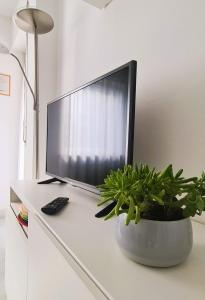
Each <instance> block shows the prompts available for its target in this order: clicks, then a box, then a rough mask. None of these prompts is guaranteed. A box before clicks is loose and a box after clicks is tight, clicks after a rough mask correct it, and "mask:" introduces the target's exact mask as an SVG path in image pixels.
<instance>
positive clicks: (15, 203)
mask: <svg viewBox="0 0 205 300" xmlns="http://www.w3.org/2000/svg"><path fill="white" fill-rule="evenodd" d="M10 195H11V202H10V207H11V209H12V211H13V213H14V215H15V217H16V222H18V224H19V226H21V229H22V230H23V232H24V234H25V236H26V237H27V238H28V226H24V225H22V224H20V223H19V221H18V219H17V217H18V215H19V213H20V211H21V209H22V204H23V203H22V202H21V200H20V199H19V198H18V197H17V195H16V194H15V193H14V191H13V190H12V189H11V191H10Z"/></svg>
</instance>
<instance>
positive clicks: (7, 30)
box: [0, 13, 11, 48]
mask: <svg viewBox="0 0 205 300" xmlns="http://www.w3.org/2000/svg"><path fill="white" fill-rule="evenodd" d="M0 42H1V43H2V44H3V45H5V46H6V47H7V48H10V45H11V18H9V17H5V16H2V15H1V13H0Z"/></svg>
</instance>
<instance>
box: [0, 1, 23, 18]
mask: <svg viewBox="0 0 205 300" xmlns="http://www.w3.org/2000/svg"><path fill="white" fill-rule="evenodd" d="M18 2H19V0H0V15H2V16H6V17H11V16H12V15H13V14H14V12H15V10H16V8H17V5H18Z"/></svg>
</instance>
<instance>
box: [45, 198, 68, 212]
mask: <svg viewBox="0 0 205 300" xmlns="http://www.w3.org/2000/svg"><path fill="white" fill-rule="evenodd" d="M68 200H69V198H66V197H58V198H56V199H54V200H53V201H51V202H49V203H48V204H46V205H45V206H43V207H42V208H41V210H42V212H44V213H45V214H47V215H55V214H57V213H58V212H59V211H60V210H61V209H62V208H63V207H64V206H65V205H67V204H68Z"/></svg>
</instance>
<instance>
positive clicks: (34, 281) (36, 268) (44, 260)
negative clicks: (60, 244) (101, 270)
mask: <svg viewBox="0 0 205 300" xmlns="http://www.w3.org/2000/svg"><path fill="white" fill-rule="evenodd" d="M28 243H29V245H28V248H29V267H28V300H36V299H38V300H59V299H60V300H80V299H82V300H95V299H96V297H95V296H93V293H91V292H90V290H89V289H88V288H87V286H86V285H85V284H84V282H83V281H82V280H81V278H80V277H79V276H78V274H77V273H76V272H75V271H74V270H73V268H72V267H71V266H70V264H69V263H68V261H67V260H66V259H65V257H64V256H63V255H62V253H61V252H60V251H59V249H58V248H57V247H56V245H55V244H54V243H53V241H52V239H51V238H50V237H49V232H48V230H47V228H46V227H45V228H44V225H43V224H41V222H40V220H38V219H37V218H35V217H34V216H33V215H32V214H30V215H29V241H28ZM98 299H99V298H98Z"/></svg>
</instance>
